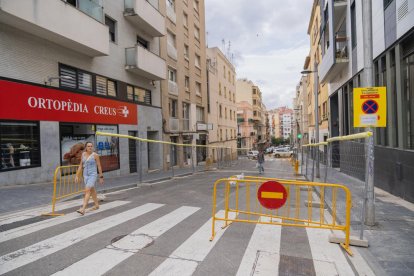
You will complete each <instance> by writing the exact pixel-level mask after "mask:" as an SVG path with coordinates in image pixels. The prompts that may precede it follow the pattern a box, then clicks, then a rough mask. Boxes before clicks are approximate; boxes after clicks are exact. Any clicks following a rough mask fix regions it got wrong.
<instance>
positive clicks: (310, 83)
mask: <svg viewBox="0 0 414 276" xmlns="http://www.w3.org/2000/svg"><path fill="white" fill-rule="evenodd" d="M320 17H321V16H320V6H319V1H314V2H313V7H312V13H311V17H310V21H309V26H308V35H309V36H310V48H311V49H310V53H309V56H308V57H307V58H306V60H305V64H304V69H305V70H312V71H317V70H318V65H319V63H320V61H321V59H322V55H321V49H320V46H319V39H320V32H319V30H320V22H321V18H320ZM315 65H316V67H315ZM313 74H314V73H311V74H308V75H307V77H306V82H307V87H306V90H307V94H308V95H307V103H308V110H307V112H308V126H309V141H310V142H314V141H315V92H314V79H315V76H314V75H313ZM318 114H319V116H318V118H317V120H316V121H317V122H316V123H318V124H319V141H317V142H320V141H325V140H326V139H327V138H328V136H329V129H328V85H327V84H321V83H318Z"/></svg>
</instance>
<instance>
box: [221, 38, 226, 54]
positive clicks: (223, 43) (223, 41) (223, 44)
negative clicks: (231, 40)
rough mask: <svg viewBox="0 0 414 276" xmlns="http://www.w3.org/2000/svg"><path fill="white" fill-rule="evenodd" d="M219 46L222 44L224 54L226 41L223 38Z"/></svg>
mask: <svg viewBox="0 0 414 276" xmlns="http://www.w3.org/2000/svg"><path fill="white" fill-rule="evenodd" d="M221 44H222V47H223V49H222V50H223V53H225V52H226V40H224V38H223V39H222V40H221Z"/></svg>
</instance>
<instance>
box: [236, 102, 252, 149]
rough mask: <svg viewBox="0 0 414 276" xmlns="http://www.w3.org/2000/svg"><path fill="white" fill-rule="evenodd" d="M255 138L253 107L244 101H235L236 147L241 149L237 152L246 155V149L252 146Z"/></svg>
mask: <svg viewBox="0 0 414 276" xmlns="http://www.w3.org/2000/svg"><path fill="white" fill-rule="evenodd" d="M255 139H256V132H255V130H254V121H253V107H252V105H251V104H249V103H248V102H246V101H240V102H237V147H238V148H241V149H243V150H240V151H239V153H240V154H242V155H246V154H247V151H248V149H252V148H253V145H254V144H255Z"/></svg>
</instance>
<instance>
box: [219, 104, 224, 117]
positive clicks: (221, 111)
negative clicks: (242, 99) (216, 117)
mask: <svg viewBox="0 0 414 276" xmlns="http://www.w3.org/2000/svg"><path fill="white" fill-rule="evenodd" d="M219 113H220V118H223V108H222V107H221V105H219Z"/></svg>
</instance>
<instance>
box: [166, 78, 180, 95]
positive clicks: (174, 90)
mask: <svg viewBox="0 0 414 276" xmlns="http://www.w3.org/2000/svg"><path fill="white" fill-rule="evenodd" d="M168 93H170V94H173V95H177V96H178V85H177V83H176V82H173V81H170V80H168Z"/></svg>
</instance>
